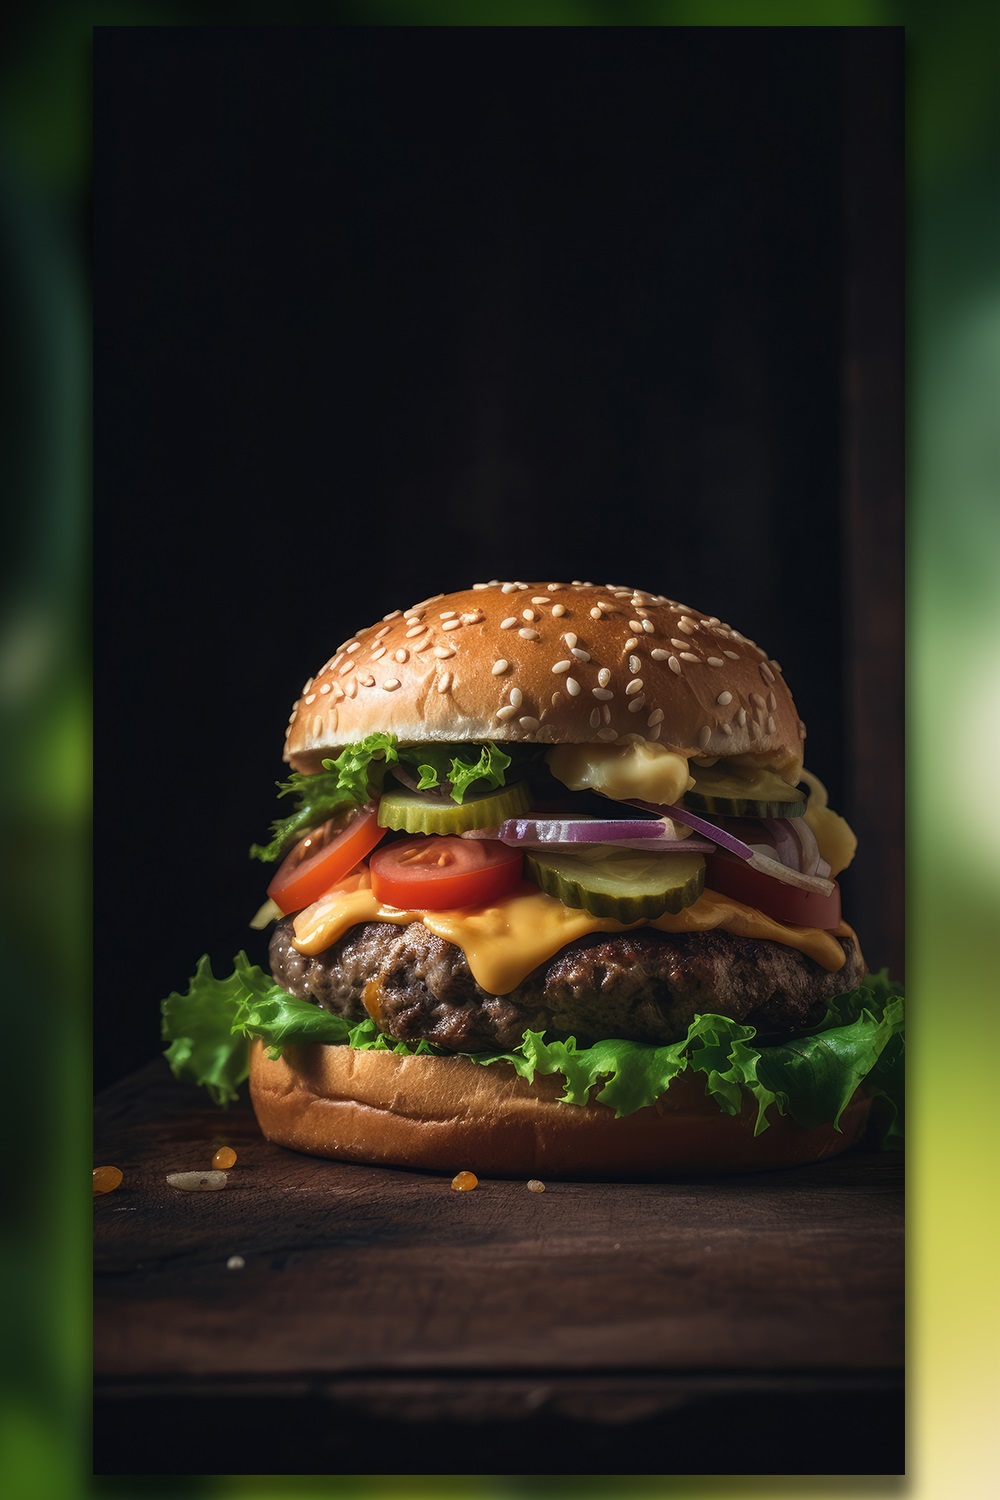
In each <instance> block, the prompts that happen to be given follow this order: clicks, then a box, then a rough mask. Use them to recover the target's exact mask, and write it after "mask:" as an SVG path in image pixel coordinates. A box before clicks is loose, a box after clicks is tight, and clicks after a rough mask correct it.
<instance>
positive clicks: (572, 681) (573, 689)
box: [566, 677, 580, 698]
mask: <svg viewBox="0 0 1000 1500" xmlns="http://www.w3.org/2000/svg"><path fill="white" fill-rule="evenodd" d="M566 691H567V693H569V695H570V697H571V698H575V697H576V696H577V695H578V693H579V691H580V684H579V683H578V682H577V680H576V678H575V677H567V678H566Z"/></svg>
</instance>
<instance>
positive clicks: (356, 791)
mask: <svg viewBox="0 0 1000 1500" xmlns="http://www.w3.org/2000/svg"><path fill="white" fill-rule="evenodd" d="M398 759H399V755H398V752H397V750H396V736H395V735H394V734H381V733H376V734H370V735H368V737H367V738H366V739H363V740H360V741H359V742H358V743H357V744H355V745H346V746H345V747H344V749H343V750H342V751H341V752H340V754H339V755H338V756H337V758H336V759H335V760H325V761H324V762H323V767H324V769H323V770H322V771H317V772H316V774H315V775H313V776H303V775H302V774H301V772H299V771H293V772H292V774H291V776H289V778H288V780H287V781H279V782H278V783H277V787H278V796H279V797H294V798H295V803H296V805H295V811H294V812H293V813H290V814H289V816H288V817H286V818H277V819H276V820H275V821H274V822H273V823H272V824H271V827H270V834H271V837H270V839H269V841H268V842H267V843H266V844H252V845H251V846H250V855H251V858H252V859H259V860H261V861H263V863H265V864H273V863H274V861H275V860H278V859H280V858H281V856H282V855H283V854H284V853H285V851H286V849H287V848H288V847H289V845H290V844H292V843H294V842H295V840H296V839H300V838H303V837H304V836H305V834H307V833H308V832H309V830H310V828H318V827H319V825H320V823H325V822H326V821H327V819H328V818H332V817H333V816H334V815H335V814H336V813H338V812H341V811H342V810H343V809H344V808H347V807H360V806H361V804H362V803H363V802H367V801H368V799H369V798H370V797H377V796H379V795H380V794H381V791H382V778H383V777H384V776H385V772H386V767H387V766H391V765H393V764H395V762H396V761H397V760H398Z"/></svg>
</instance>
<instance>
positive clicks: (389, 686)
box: [382, 677, 399, 693]
mask: <svg viewBox="0 0 1000 1500" xmlns="http://www.w3.org/2000/svg"><path fill="white" fill-rule="evenodd" d="M382 686H383V687H384V688H385V690H386V692H387V693H394V692H395V691H396V689H397V688H398V687H399V678H398V677H390V678H389V681H388V682H383V684H382Z"/></svg>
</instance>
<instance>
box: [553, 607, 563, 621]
mask: <svg viewBox="0 0 1000 1500" xmlns="http://www.w3.org/2000/svg"><path fill="white" fill-rule="evenodd" d="M552 613H553V615H554V616H555V618H556V619H557V620H561V619H562V617H563V615H564V614H565V613H566V606H565V604H553V606H552Z"/></svg>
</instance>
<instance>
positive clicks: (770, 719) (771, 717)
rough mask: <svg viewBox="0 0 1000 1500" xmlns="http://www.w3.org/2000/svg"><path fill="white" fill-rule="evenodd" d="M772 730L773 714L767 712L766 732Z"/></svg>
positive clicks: (772, 731)
mask: <svg viewBox="0 0 1000 1500" xmlns="http://www.w3.org/2000/svg"><path fill="white" fill-rule="evenodd" d="M774 731H775V725H774V715H773V714H768V716H767V732H768V734H774Z"/></svg>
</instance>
